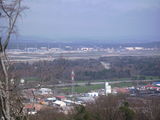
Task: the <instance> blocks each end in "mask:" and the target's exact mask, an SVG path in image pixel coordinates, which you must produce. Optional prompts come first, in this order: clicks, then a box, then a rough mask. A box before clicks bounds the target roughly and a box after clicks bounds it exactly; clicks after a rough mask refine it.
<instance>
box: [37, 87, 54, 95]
mask: <svg viewBox="0 0 160 120" xmlns="http://www.w3.org/2000/svg"><path fill="white" fill-rule="evenodd" d="M38 94H41V95H46V94H52V90H51V89H49V88H40V89H39V90H38Z"/></svg>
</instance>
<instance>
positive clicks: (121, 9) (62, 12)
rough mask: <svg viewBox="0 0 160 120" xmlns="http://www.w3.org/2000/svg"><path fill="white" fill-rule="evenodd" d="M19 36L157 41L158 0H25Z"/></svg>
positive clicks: (62, 39)
mask: <svg viewBox="0 0 160 120" xmlns="http://www.w3.org/2000/svg"><path fill="white" fill-rule="evenodd" d="M24 4H25V5H26V6H28V7H29V10H27V11H26V12H25V16H24V17H23V20H22V21H21V20H20V22H19V24H18V26H19V31H20V35H22V36H30V37H38V38H48V39H50V40H59V41H69V40H71V41H75V40H94V41H96V40H103V41H105V40H106V41H107V40H114V41H118V42H119V40H122V41H123V40H125V41H132V42H133V41H134V40H135V41H143V42H145V41H160V34H159V31H160V23H159V21H160V15H159V12H160V1H159V0H129V1H128V0H121V1H119V0H38V1H37V0H34V1H33V0H28V1H25V3H24Z"/></svg>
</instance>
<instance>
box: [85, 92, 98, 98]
mask: <svg viewBox="0 0 160 120" xmlns="http://www.w3.org/2000/svg"><path fill="white" fill-rule="evenodd" d="M85 96H86V97H98V93H97V92H91V93H86V94H85Z"/></svg>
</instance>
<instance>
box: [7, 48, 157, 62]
mask: <svg viewBox="0 0 160 120" xmlns="http://www.w3.org/2000/svg"><path fill="white" fill-rule="evenodd" d="M159 50H160V48H155V47H153V48H148V47H128V46H126V47H122V46H119V47H118V48H114V47H110V48H101V47H77V48H73V47H71V46H64V47H63V48H48V47H40V48H24V49H9V50H7V53H8V55H9V58H10V60H11V61H15V62H35V61H43V60H47V61H52V60H54V59H58V58H65V59H92V58H93V59H96V58H99V57H106V56H154V55H155V56H156V55H160V53H159Z"/></svg>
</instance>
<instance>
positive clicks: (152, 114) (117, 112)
mask: <svg viewBox="0 0 160 120" xmlns="http://www.w3.org/2000/svg"><path fill="white" fill-rule="evenodd" d="M29 118H30V120H53V119H54V120H160V100H159V97H152V98H131V97H127V96H123V95H119V96H112V95H111V96H101V97H99V98H98V99H97V100H96V101H95V102H92V103H88V104H86V106H75V107H74V108H73V109H71V110H70V112H68V113H67V114H64V113H63V112H58V110H56V109H53V108H51V109H44V110H41V111H40V112H38V113H37V114H36V115H33V116H29Z"/></svg>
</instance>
